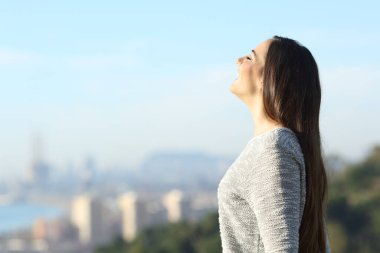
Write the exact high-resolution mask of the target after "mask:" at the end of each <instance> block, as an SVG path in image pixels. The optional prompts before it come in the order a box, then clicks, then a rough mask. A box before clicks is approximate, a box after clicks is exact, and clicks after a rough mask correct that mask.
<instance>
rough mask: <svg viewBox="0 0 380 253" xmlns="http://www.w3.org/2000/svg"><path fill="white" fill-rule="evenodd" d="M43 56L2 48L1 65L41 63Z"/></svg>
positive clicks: (0, 54)
mask: <svg viewBox="0 0 380 253" xmlns="http://www.w3.org/2000/svg"><path fill="white" fill-rule="evenodd" d="M41 60H42V56H41V55H39V54H36V53H32V52H25V51H20V50H15V49H9V48H0V65H22V64H33V63H37V62H40V61H41Z"/></svg>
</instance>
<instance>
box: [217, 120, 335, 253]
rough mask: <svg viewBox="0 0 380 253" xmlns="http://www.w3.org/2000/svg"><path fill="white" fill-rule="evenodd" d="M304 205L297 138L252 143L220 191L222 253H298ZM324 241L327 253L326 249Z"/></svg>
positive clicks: (285, 135)
mask: <svg viewBox="0 0 380 253" xmlns="http://www.w3.org/2000/svg"><path fill="white" fill-rule="evenodd" d="M305 199H306V175H305V163H304V157H303V153H302V150H301V147H300V145H299V142H298V139H297V137H296V135H295V133H294V132H293V131H292V130H291V129H289V128H286V127H280V128H275V129H272V130H270V131H267V132H264V133H263V134H261V135H258V136H255V137H253V138H252V139H251V140H250V141H249V142H248V143H247V145H246V147H245V148H244V149H243V151H242V152H241V153H240V155H239V156H238V158H237V159H236V160H235V161H234V162H233V164H232V165H231V166H230V167H229V168H228V170H227V171H226V173H225V174H224V176H223V178H222V179H221V181H220V183H219V186H218V213H219V228H220V236H221V240H222V248H223V253H230V252H231V253H232V252H233V253H238V252H244V253H248V252H250V253H253V252H260V253H275V252H277V253H298V247H299V227H300V224H301V220H302V214H303V210H304V206H305ZM325 235H326V242H327V243H326V252H327V253H330V245H329V241H328V236H327V230H326V229H325Z"/></svg>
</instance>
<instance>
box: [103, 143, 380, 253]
mask: <svg viewBox="0 0 380 253" xmlns="http://www.w3.org/2000/svg"><path fill="white" fill-rule="evenodd" d="M328 178H329V196H328V210H327V218H326V221H327V226H328V232H329V240H330V246H331V252H334V253H343V252H345V253H357V252H360V253H375V252H380V240H379V239H380V146H375V147H374V148H373V150H372V151H371V153H370V154H369V155H368V157H367V158H366V159H365V160H364V161H362V162H360V163H357V164H352V165H349V166H348V167H347V168H345V169H344V170H343V171H341V172H339V173H336V174H334V173H332V172H330V171H329V177H328ZM105 252H107V253H193V252H197V253H206V252H207V253H214V252H215V253H217V252H221V241H220V235H219V224H218V214H217V213H211V214H209V215H207V216H205V217H204V219H202V220H201V221H200V222H199V223H198V224H194V223H185V222H181V223H175V224H166V225H162V226H159V227H156V228H151V229H147V230H145V231H142V232H141V233H140V234H139V235H138V237H137V238H136V240H134V241H133V242H131V243H126V242H125V241H123V240H122V239H121V238H117V239H116V240H115V241H113V242H112V243H111V244H109V245H106V246H103V247H100V248H98V249H97V250H96V253H105Z"/></svg>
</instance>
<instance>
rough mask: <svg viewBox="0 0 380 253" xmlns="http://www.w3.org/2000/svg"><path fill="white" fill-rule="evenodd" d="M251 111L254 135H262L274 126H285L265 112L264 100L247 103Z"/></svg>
mask: <svg viewBox="0 0 380 253" xmlns="http://www.w3.org/2000/svg"><path fill="white" fill-rule="evenodd" d="M247 106H248V108H249V111H250V112H251V116H252V119H253V122H254V127H253V129H254V130H253V136H257V135H260V134H262V133H265V132H267V131H270V130H272V129H274V128H278V127H283V125H282V124H281V123H279V122H277V121H274V120H273V119H271V118H269V117H268V115H267V114H266V113H265V110H264V104H263V102H262V100H260V99H256V100H254V101H252V102H251V103H249V104H247Z"/></svg>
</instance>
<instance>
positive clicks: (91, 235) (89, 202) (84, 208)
mask: <svg viewBox="0 0 380 253" xmlns="http://www.w3.org/2000/svg"><path fill="white" fill-rule="evenodd" d="M71 222H72V223H73V224H74V226H75V227H76V228H77V229H78V236H79V240H80V242H81V243H83V244H93V245H99V244H103V243H105V242H107V241H109V240H110V238H109V235H108V234H107V228H108V224H107V220H106V213H105V208H104V206H103V205H102V202H101V201H100V199H98V198H95V197H94V196H91V195H89V194H83V195H80V196H77V197H75V198H74V199H73V201H72V207H71Z"/></svg>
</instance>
